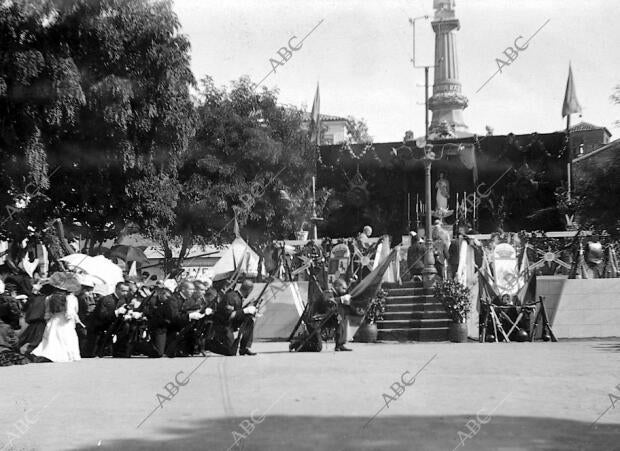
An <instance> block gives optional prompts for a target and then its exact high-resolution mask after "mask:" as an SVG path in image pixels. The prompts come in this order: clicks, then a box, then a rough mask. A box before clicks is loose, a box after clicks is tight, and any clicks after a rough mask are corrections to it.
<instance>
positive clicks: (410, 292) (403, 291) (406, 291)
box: [388, 288, 425, 296]
mask: <svg viewBox="0 0 620 451" xmlns="http://www.w3.org/2000/svg"><path fill="white" fill-rule="evenodd" d="M423 294H425V293H424V288H391V289H390V290H388V296H419V295H423Z"/></svg>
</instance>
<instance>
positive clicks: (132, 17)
mask: <svg viewBox="0 0 620 451" xmlns="http://www.w3.org/2000/svg"><path fill="white" fill-rule="evenodd" d="M32 5H33V2H2V4H1V5H0V35H2V36H3V39H2V40H1V42H0V51H1V53H2V54H3V55H6V56H5V57H3V58H1V59H0V111H1V112H2V113H1V114H0V118H1V119H0V155H2V157H3V160H4V161H6V162H7V164H6V165H3V168H2V174H1V175H2V177H1V178H2V182H0V183H2V184H3V185H4V186H3V187H2V188H8V189H1V190H0V191H1V192H2V193H6V192H8V193H10V194H9V195H8V196H5V197H3V198H2V199H1V200H2V201H4V203H5V204H12V203H14V201H15V198H16V197H17V195H19V193H24V192H25V191H27V189H26V188H27V186H28V185H27V184H28V183H30V184H31V191H32V186H34V187H36V189H37V193H38V194H40V196H38V198H37V202H33V203H32V205H27V206H26V208H25V211H23V213H24V216H25V217H26V218H27V220H25V222H26V223H28V225H32V226H33V229H41V228H43V227H44V224H45V222H46V221H47V220H49V219H50V218H53V217H58V218H61V219H62V220H63V221H66V222H68V223H79V224H82V225H84V226H87V227H88V228H90V229H91V230H92V231H93V235H92V236H91V237H90V238H92V242H93V244H94V242H95V241H101V240H103V239H105V238H108V237H112V236H115V235H116V234H117V233H118V231H119V229H120V228H121V227H123V226H124V225H125V224H126V223H127V222H128V221H131V222H134V223H136V224H137V225H138V226H139V227H140V228H141V230H142V231H143V232H144V233H146V234H147V235H149V236H151V237H158V236H168V235H170V233H171V232H170V231H171V229H172V228H173V220H174V218H175V215H174V209H175V208H176V205H177V198H178V193H179V191H180V190H179V185H178V183H176V182H175V178H176V168H177V165H178V164H179V162H180V161H181V159H182V158H183V156H184V152H185V150H186V148H187V145H188V142H189V139H190V138H191V136H192V134H193V128H194V122H193V110H192V104H191V99H190V95H189V87H190V86H191V85H192V84H193V83H194V80H193V76H192V73H191V70H190V67H189V41H188V40H187V38H185V37H184V36H182V35H180V34H179V33H178V29H179V22H178V19H177V17H176V15H175V14H174V12H173V11H172V6H171V2H170V1H166V0H152V1H151V0H136V1H131V2H129V1H124V0H66V1H64V2H55V1H51V0H44V1H42V2H40V4H39V5H38V6H32ZM5 38H6V39H5ZM22 155H24V156H25V157H22ZM50 170H57V172H56V173H55V174H54V176H53V180H52V182H53V183H51V184H50V181H49V179H48V174H49V173H50V172H51V171H50ZM43 194H45V196H44V195H43ZM11 195H12V196H11ZM0 196H2V195H0ZM11 197H12V198H11ZM156 197H158V198H156ZM21 230H22V231H24V230H25V229H24V228H23V227H22V228H21ZM23 233H25V232H23ZM7 235H9V236H8V237H15V233H8V234H7V233H5V237H7Z"/></svg>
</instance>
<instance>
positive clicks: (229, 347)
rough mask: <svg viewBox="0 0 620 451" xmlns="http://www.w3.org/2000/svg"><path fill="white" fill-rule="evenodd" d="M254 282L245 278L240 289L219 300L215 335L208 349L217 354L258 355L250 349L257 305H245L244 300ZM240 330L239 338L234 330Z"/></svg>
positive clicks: (215, 316) (215, 317)
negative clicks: (235, 335) (235, 336)
mask: <svg viewBox="0 0 620 451" xmlns="http://www.w3.org/2000/svg"><path fill="white" fill-rule="evenodd" d="M253 287H254V284H253V283H252V281H251V280H244V281H243V283H242V284H241V287H240V288H239V290H238V291H237V290H235V291H230V292H228V293H226V294H225V295H224V297H223V298H222V300H221V302H219V304H218V306H217V309H216V311H215V314H214V318H213V319H214V326H213V327H214V337H213V341H212V342H210V343H209V347H208V349H209V350H210V351H213V352H215V353H216V354H222V355H227V356H232V355H236V354H237V348H239V355H249V356H253V355H256V353H255V352H252V351H251V350H250V347H251V346H252V340H253V338H254V315H255V314H256V307H255V306H253V305H248V306H247V307H245V308H244V307H243V300H244V299H246V298H247V297H248V296H249V295H250V293H251V292H252V289H253ZM236 330H238V331H239V335H238V337H237V339H236V340H235V338H234V332H235V331H236Z"/></svg>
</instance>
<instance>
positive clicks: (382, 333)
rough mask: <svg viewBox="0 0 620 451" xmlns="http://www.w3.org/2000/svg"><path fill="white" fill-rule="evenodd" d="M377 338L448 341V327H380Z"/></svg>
mask: <svg viewBox="0 0 620 451" xmlns="http://www.w3.org/2000/svg"><path fill="white" fill-rule="evenodd" d="M377 338H378V340H383V341H448V328H447V327H435V328H424V329H379V333H378V335H377Z"/></svg>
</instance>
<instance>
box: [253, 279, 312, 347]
mask: <svg viewBox="0 0 620 451" xmlns="http://www.w3.org/2000/svg"><path fill="white" fill-rule="evenodd" d="M264 287H265V284H264V283H255V284H254V289H253V290H252V293H251V294H250V296H248V301H252V300H254V299H256V297H258V296H259V294H260V292H261V291H262V290H263V288H264ZM307 292H308V282H283V281H282V280H280V279H275V280H274V281H273V282H271V284H270V285H269V286H268V287H267V289H266V290H265V293H264V294H263V302H262V303H261V307H260V311H259V314H260V316H257V317H256V322H255V324H254V338H256V339H262V340H277V339H282V340H286V339H287V338H288V336H289V334H290V333H291V331H292V330H293V327H295V324H296V323H297V320H299V317H300V316H301V314H302V312H303V310H304V306H305V304H306V298H307ZM248 301H245V302H244V303H247V302H248Z"/></svg>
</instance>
